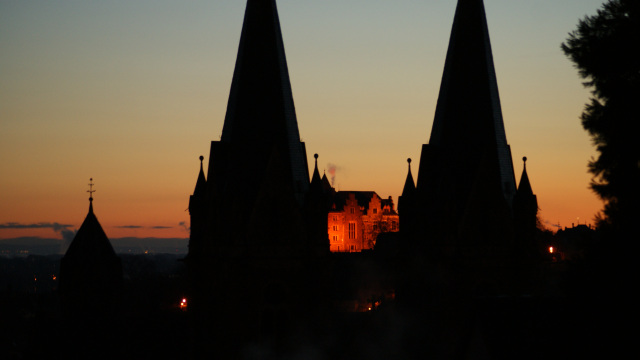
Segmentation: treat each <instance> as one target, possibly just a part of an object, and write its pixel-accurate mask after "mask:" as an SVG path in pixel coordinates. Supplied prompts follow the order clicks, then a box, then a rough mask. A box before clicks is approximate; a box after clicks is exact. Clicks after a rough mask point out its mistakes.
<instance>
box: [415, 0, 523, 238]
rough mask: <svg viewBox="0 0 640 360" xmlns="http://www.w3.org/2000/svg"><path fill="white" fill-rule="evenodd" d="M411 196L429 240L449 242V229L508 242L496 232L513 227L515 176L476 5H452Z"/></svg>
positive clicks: (465, 0)
mask: <svg viewBox="0 0 640 360" xmlns="http://www.w3.org/2000/svg"><path fill="white" fill-rule="evenodd" d="M416 193H417V196H418V197H419V198H420V201H421V202H422V203H424V204H425V205H426V206H425V210H424V213H423V214H422V215H421V217H423V218H425V219H430V220H429V221H433V222H434V223H435V227H434V229H436V228H440V230H439V231H438V230H435V232H436V233H438V234H437V235H435V234H432V235H431V237H436V238H439V239H444V238H447V237H448V238H451V236H452V235H451V234H452V232H451V229H458V230H459V231H458V235H455V236H456V237H466V238H474V239H475V240H472V241H480V242H483V241H484V240H481V238H482V239H486V240H489V239H496V238H497V237H509V235H507V234H506V233H505V234H498V233H499V232H501V230H499V229H500V227H501V225H500V224H501V223H505V222H508V223H511V222H512V221H511V220H512V218H513V215H512V203H513V196H514V195H515V176H514V173H513V165H512V162H511V150H510V148H509V145H508V144H507V140H506V135H505V130H504V125H503V120H502V112H501V108H500V98H499V95H498V85H497V81H496V74H495V70H494V65H493V57H492V54H491V44H490V41H489V31H488V27H487V21H486V16H485V11H484V5H483V2H482V0H459V1H458V5H457V8H456V13H455V18H454V21H453V27H452V30H451V37H450V40H449V48H448V50H447V56H446V61H445V66H444V72H443V76H442V83H441V85H440V93H439V96H438V103H437V106H436V112H435V118H434V122H433V128H432V130H431V136H430V139H429V144H428V145H424V146H423V148H422V155H421V158H420V167H419V169H418V179H417V185H416ZM483 224H484V225H483ZM478 227H483V228H486V229H491V230H488V231H489V232H491V234H489V233H486V234H480V233H478V232H477V231H476V228H478ZM507 232H508V231H507ZM467 240H469V239H467ZM452 241H454V242H458V243H459V240H452ZM492 241H493V240H492Z"/></svg>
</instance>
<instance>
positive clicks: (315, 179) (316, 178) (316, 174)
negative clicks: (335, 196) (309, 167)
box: [311, 154, 322, 188]
mask: <svg viewBox="0 0 640 360" xmlns="http://www.w3.org/2000/svg"><path fill="white" fill-rule="evenodd" d="M313 157H314V159H316V162H315V167H314V168H313V176H311V188H313V187H314V186H318V187H320V188H322V179H321V178H320V171H318V154H313Z"/></svg>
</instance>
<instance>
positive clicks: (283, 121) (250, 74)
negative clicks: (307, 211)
mask: <svg viewBox="0 0 640 360" xmlns="http://www.w3.org/2000/svg"><path fill="white" fill-rule="evenodd" d="M221 142H222V143H224V144H230V145H232V147H233V150H232V151H233V158H234V159H233V160H232V161H234V162H243V163H247V161H248V159H251V163H252V165H251V166H244V167H240V166H238V168H237V169H236V174H231V175H230V177H231V178H233V180H231V179H230V181H232V182H234V183H235V182H237V181H241V183H242V185H243V186H245V189H244V190H246V187H255V186H258V185H257V183H258V182H259V181H261V180H262V179H260V178H255V175H253V176H251V175H250V174H248V173H247V171H249V169H250V170H251V171H252V172H253V173H252V174H255V171H254V170H256V169H260V170H261V171H262V172H264V171H265V170H266V168H267V164H268V163H269V161H271V156H273V153H274V151H276V152H277V155H276V156H278V157H279V158H281V159H279V160H278V161H280V162H281V163H282V166H283V170H284V171H286V172H288V174H287V175H286V176H285V175H284V174H283V175H279V176H282V177H283V178H282V179H281V180H280V181H285V182H288V183H291V186H292V187H293V189H294V193H295V196H296V199H297V200H298V202H299V203H300V204H302V200H303V198H304V193H305V192H306V191H307V188H308V186H309V172H308V167H307V162H306V150H305V147H304V144H303V143H301V142H300V135H299V133H298V123H297V119H296V112H295V107H294V103H293V96H292V91H291V84H290V81H289V72H288V69H287V61H286V57H285V52H284V44H283V41H282V33H281V30H280V21H279V19H278V12H277V8H276V2H275V0H248V1H247V7H246V12H245V17H244V24H243V27H242V35H241V37H240V46H239V48H238V57H237V59H236V66H235V71H234V74H233V81H232V84H231V91H230V94H229V102H228V104H227V113H226V117H225V121H224V126H223V129H222V136H221ZM260 175H262V174H260ZM270 175H271V176H274V174H270ZM209 176H211V174H209ZM247 177H249V179H247Z"/></svg>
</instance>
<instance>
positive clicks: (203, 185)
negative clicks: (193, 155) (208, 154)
mask: <svg viewBox="0 0 640 360" xmlns="http://www.w3.org/2000/svg"><path fill="white" fill-rule="evenodd" d="M203 160H204V156H202V155H200V172H199V173H198V180H197V181H196V188H195V189H194V190H193V196H195V197H203V196H204V194H205V192H206V191H207V179H206V178H205V176H204V170H203V168H202V161H203Z"/></svg>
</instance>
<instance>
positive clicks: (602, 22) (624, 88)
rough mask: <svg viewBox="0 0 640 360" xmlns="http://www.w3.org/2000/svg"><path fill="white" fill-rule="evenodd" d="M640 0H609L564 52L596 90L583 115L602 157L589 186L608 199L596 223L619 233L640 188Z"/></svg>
mask: <svg viewBox="0 0 640 360" xmlns="http://www.w3.org/2000/svg"><path fill="white" fill-rule="evenodd" d="M639 39H640V1H638V0H609V1H608V2H607V3H605V4H604V5H603V6H602V8H601V9H599V10H598V11H597V14H596V15H594V16H586V17H585V18H584V19H583V20H580V21H579V23H578V26H577V29H576V30H574V31H573V32H571V33H569V37H568V38H567V40H566V42H564V43H563V44H562V46H561V47H562V50H563V51H564V53H565V54H566V55H567V56H568V57H569V58H570V59H571V61H573V63H574V65H575V67H576V68H577V69H578V71H579V74H580V76H581V77H582V78H583V79H585V82H584V83H583V84H584V86H585V87H587V88H589V89H590V90H591V93H592V98H591V99H590V102H589V103H588V104H587V105H586V106H585V110H584V112H583V113H582V115H581V120H582V126H583V127H584V129H585V130H587V132H589V134H590V135H591V138H592V140H593V143H594V145H595V146H596V149H597V152H598V153H599V155H598V156H597V158H592V159H591V161H590V162H589V172H590V173H591V174H593V176H594V177H593V179H592V181H591V185H590V186H591V189H592V190H593V191H594V192H595V193H596V194H597V195H598V196H599V197H600V198H601V199H602V200H604V202H605V205H604V210H603V215H601V214H599V215H598V216H597V222H598V226H600V227H603V228H608V229H610V230H613V231H616V232H618V233H624V231H626V230H629V229H631V228H632V224H633V223H632V222H633V221H634V219H635V218H637V213H638V210H637V209H638V204H640V202H639V200H640V198H639V196H638V195H639V191H638V189H639V188H640V141H638V139H637V131H635V129H636V127H637V126H638V124H639V123H640V112H639V111H638V105H639V103H640V57H638V55H637V52H638V50H639V49H640V42H639Z"/></svg>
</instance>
